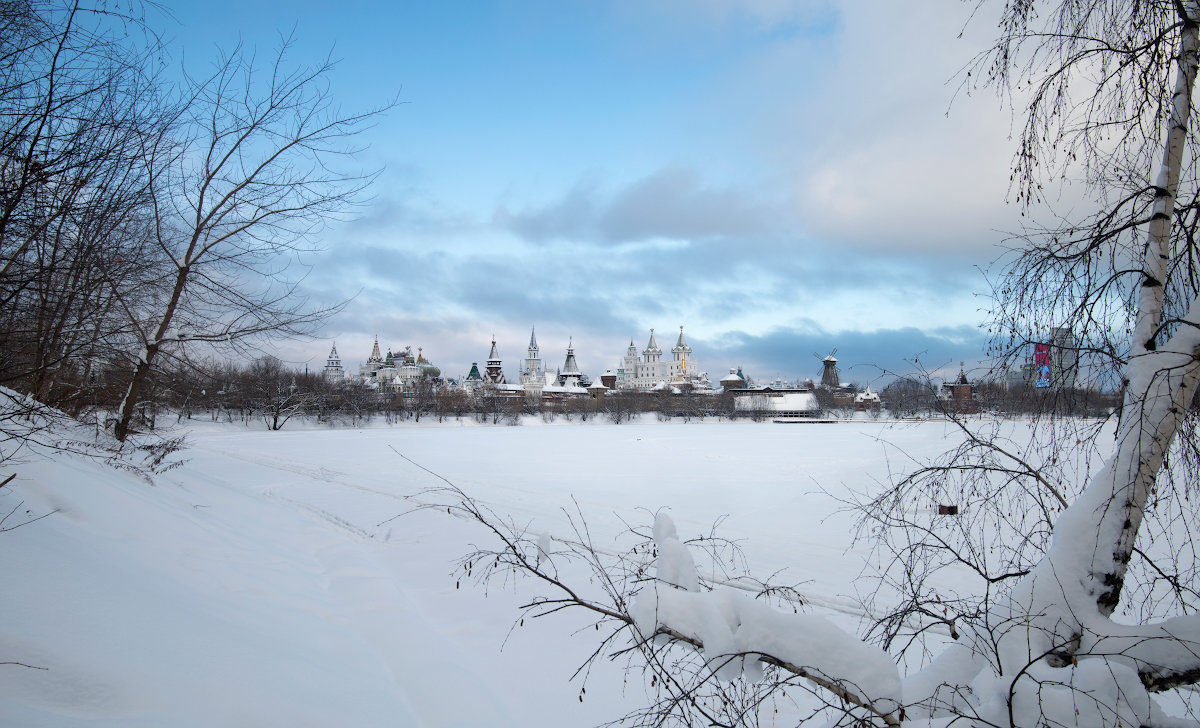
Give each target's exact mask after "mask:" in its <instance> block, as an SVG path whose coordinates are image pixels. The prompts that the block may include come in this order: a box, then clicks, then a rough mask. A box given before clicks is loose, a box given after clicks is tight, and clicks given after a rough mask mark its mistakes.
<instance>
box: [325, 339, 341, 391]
mask: <svg viewBox="0 0 1200 728" xmlns="http://www.w3.org/2000/svg"><path fill="white" fill-rule="evenodd" d="M324 374H325V380H326V381H329V382H340V381H342V380H343V379H345V378H346V371H345V370H344V369H342V359H341V357H339V356H338V353H337V342H336V341H335V342H333V348H331V349H330V350H329V357H328V358H327V359H326V360H325V370H324Z"/></svg>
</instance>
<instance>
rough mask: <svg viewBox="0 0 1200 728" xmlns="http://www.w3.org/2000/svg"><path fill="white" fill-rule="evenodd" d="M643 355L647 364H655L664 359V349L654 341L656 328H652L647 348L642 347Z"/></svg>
mask: <svg viewBox="0 0 1200 728" xmlns="http://www.w3.org/2000/svg"><path fill="white" fill-rule="evenodd" d="M642 357H643V359H645V362H646V363H647V364H654V363H657V362H658V361H659V360H661V359H662V349H660V348H658V344H657V343H656V342H655V341H654V329H650V343H648V344H646V348H645V349H642Z"/></svg>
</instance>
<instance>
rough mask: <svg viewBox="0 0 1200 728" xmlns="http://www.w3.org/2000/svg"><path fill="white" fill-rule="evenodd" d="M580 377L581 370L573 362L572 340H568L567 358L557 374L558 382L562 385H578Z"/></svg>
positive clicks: (581, 375) (573, 349) (573, 348)
mask: <svg viewBox="0 0 1200 728" xmlns="http://www.w3.org/2000/svg"><path fill="white" fill-rule="evenodd" d="M581 379H583V372H581V371H579V365H578V364H577V363H575V347H574V342H573V341H570V342H568V343H567V360H566V362H565V363H564V364H563V368H562V371H560V372H559V374H558V383H559V384H561V385H562V386H564V387H578V386H579V381H580V380H581Z"/></svg>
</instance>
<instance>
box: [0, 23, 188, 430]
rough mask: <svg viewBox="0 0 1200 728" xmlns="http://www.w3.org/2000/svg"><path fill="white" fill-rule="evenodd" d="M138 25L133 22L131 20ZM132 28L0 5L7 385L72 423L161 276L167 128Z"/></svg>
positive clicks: (0, 376)
mask: <svg viewBox="0 0 1200 728" xmlns="http://www.w3.org/2000/svg"><path fill="white" fill-rule="evenodd" d="M130 12H131V13H132V12H133V11H132V10H131V11H130ZM118 24H123V25H124V26H125V28H126V30H133V31H137V30H142V31H143V32H145V29H144V27H142V26H141V24H140V23H139V22H138V19H137V18H136V17H131V16H130V15H123V14H121V13H120V12H118V11H116V10H115V9H106V8H89V7H86V6H82V5H81V4H80V3H78V2H62V3H59V2H52V1H50V2H40V1H34V2H11V3H4V4H3V6H0V321H3V323H0V383H3V384H5V385H7V386H10V387H14V388H17V389H20V390H22V391H26V392H29V393H31V394H33V395H34V396H35V397H36V398H37V399H38V400H39V401H42V402H47V403H51V404H54V405H56V406H59V407H62V408H65V409H70V410H78V409H79V408H80V407H81V406H82V405H83V404H86V403H88V402H89V401H90V400H91V399H92V395H93V393H94V392H93V391H92V389H91V386H90V385H92V384H94V383H95V367H97V366H101V365H103V364H104V363H105V362H106V361H108V360H110V359H111V358H112V356H113V354H114V352H116V351H121V350H123V349H124V348H125V347H127V346H128V344H129V340H130V329H129V319H128V317H127V316H126V315H125V313H124V312H123V311H122V310H120V308H118V307H117V306H115V305H114V303H115V300H116V297H117V296H125V297H130V298H132V297H134V296H136V295H137V292H138V291H139V290H142V289H143V288H144V285H145V283H146V281H147V276H149V275H152V271H153V270H154V269H155V263H156V261H155V257H154V251H153V250H151V249H149V248H148V243H149V240H150V238H149V230H150V224H149V220H150V199H151V196H150V175H149V172H148V168H147V157H146V151H147V148H148V145H150V144H152V143H153V141H154V140H155V139H156V138H158V136H159V135H160V134H161V133H162V130H163V128H164V125H165V123H166V119H165V117H164V114H163V108H162V106H161V104H160V101H161V99H160V98H159V94H158V93H157V87H158V81H157V80H156V79H155V78H154V77H153V76H151V75H149V74H148V73H147V72H146V71H145V69H146V68H148V67H152V66H153V65H154V64H152V63H151V61H152V60H153V59H155V58H157V57H158V55H159V54H160V52H161V51H160V48H159V47H158V44H157V43H156V42H155V41H154V39H153V37H152V36H150V35H149V34H148V33H147V34H146V42H144V43H141V44H139V43H136V42H135V41H134V38H136V33H126V34H121V33H119V32H117V28H116V27H114V26H116V25H118Z"/></svg>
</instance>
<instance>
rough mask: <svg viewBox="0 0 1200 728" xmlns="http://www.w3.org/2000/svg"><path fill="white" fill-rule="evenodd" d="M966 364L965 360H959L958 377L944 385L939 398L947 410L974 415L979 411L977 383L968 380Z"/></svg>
mask: <svg viewBox="0 0 1200 728" xmlns="http://www.w3.org/2000/svg"><path fill="white" fill-rule="evenodd" d="M965 366H966V364H965V362H959V369H958V378H957V379H955V380H954V381H953V382H946V383H945V384H943V385H942V389H941V391H940V392H939V398H940V399H941V400H942V404H943V406H944V407H945V408H946V411H947V412H950V413H953V414H961V415H973V414H977V413H978V412H979V402H978V400H976V398H975V385H974V384H971V383H970V382H969V381H968V380H967V370H966V368H965Z"/></svg>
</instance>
